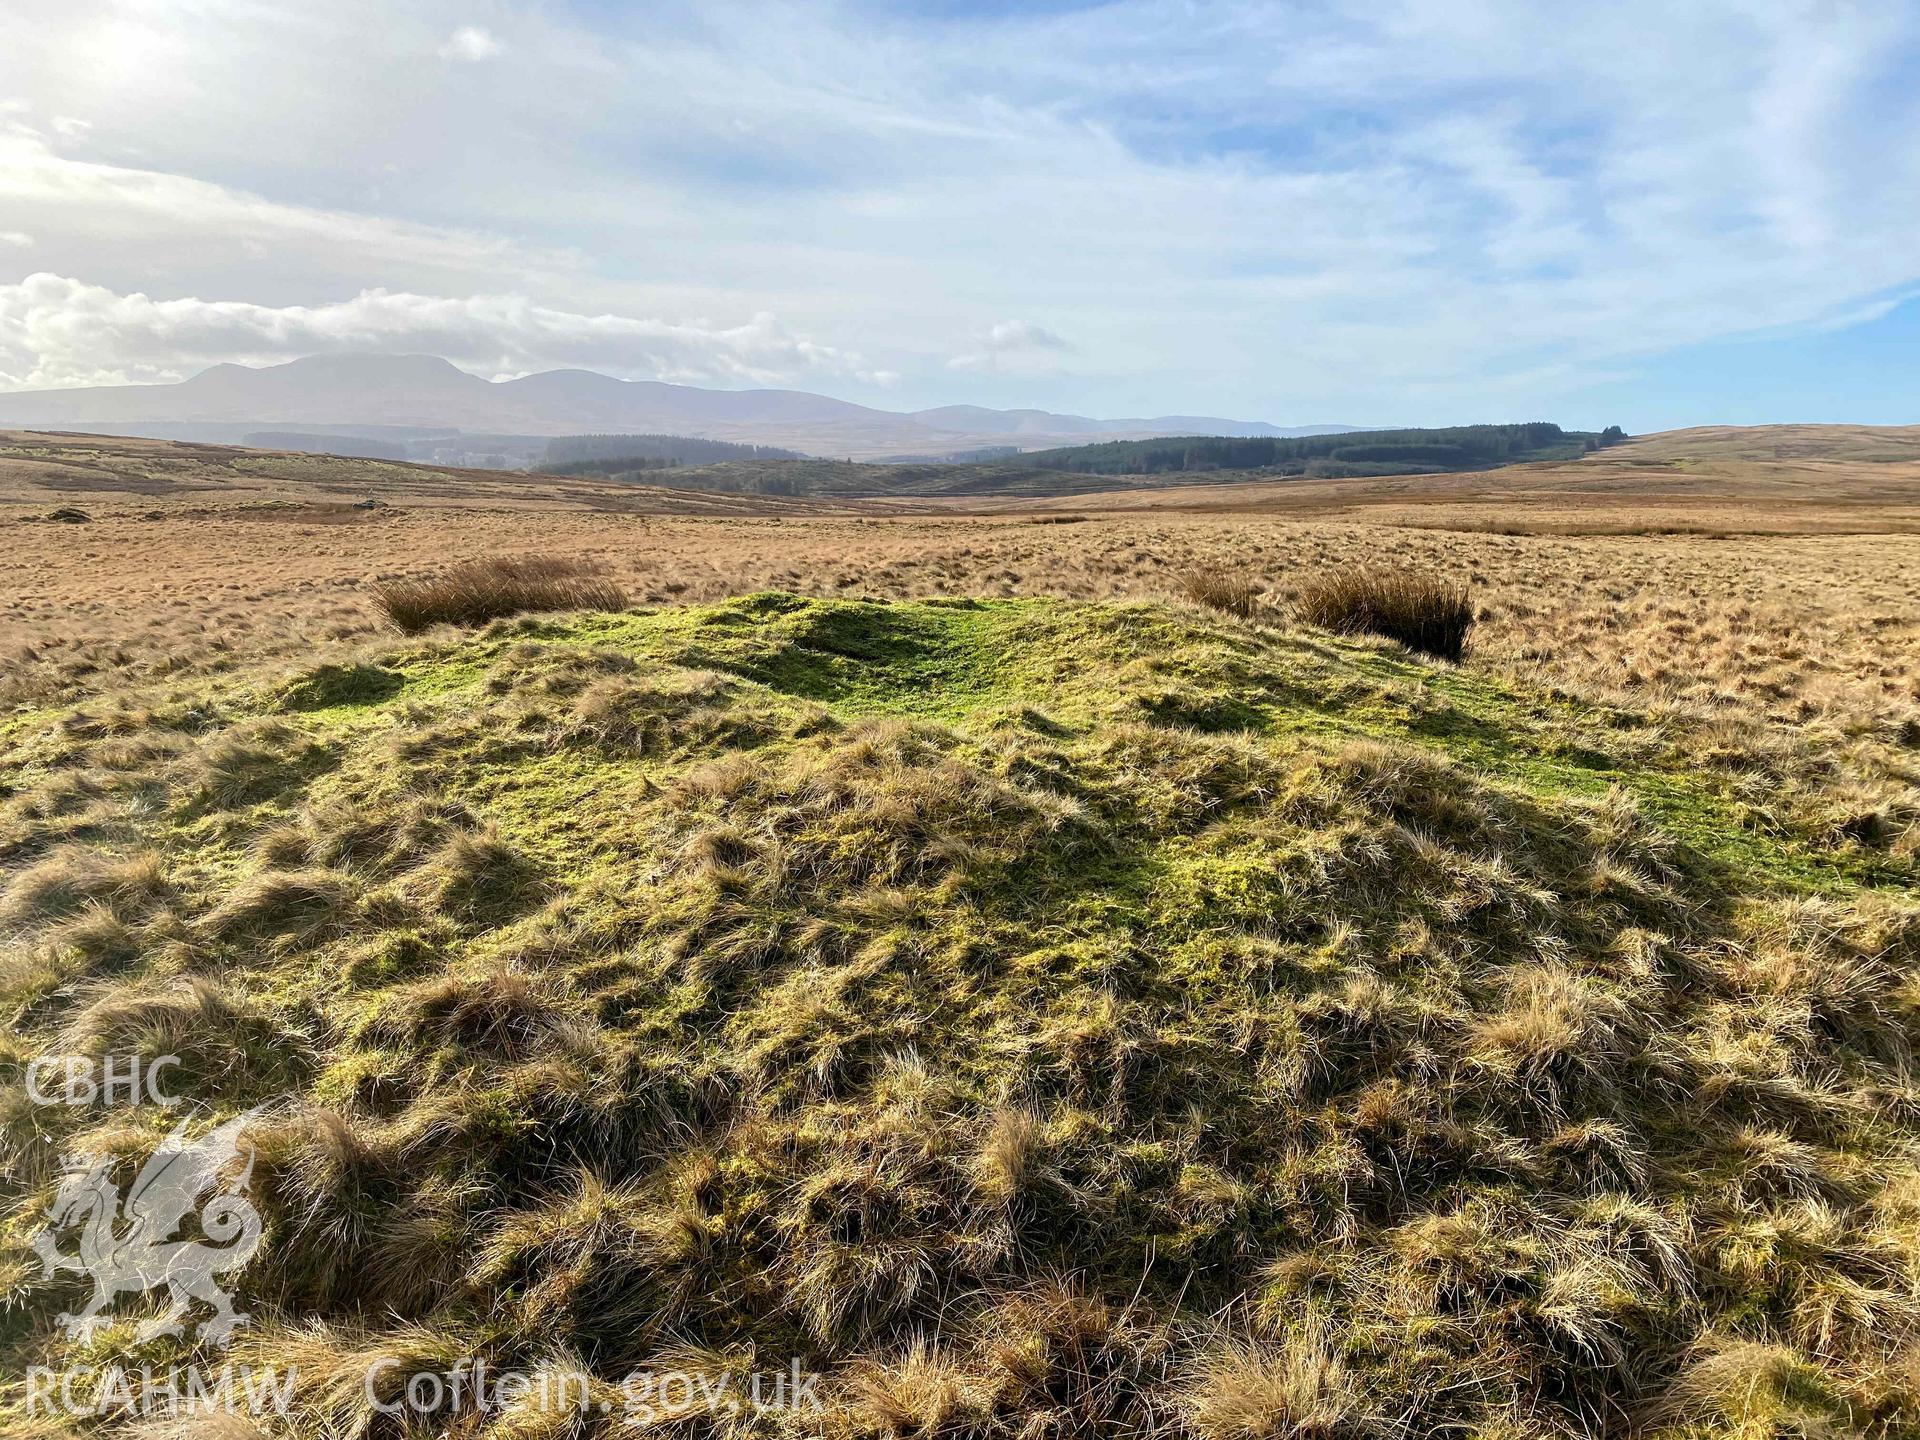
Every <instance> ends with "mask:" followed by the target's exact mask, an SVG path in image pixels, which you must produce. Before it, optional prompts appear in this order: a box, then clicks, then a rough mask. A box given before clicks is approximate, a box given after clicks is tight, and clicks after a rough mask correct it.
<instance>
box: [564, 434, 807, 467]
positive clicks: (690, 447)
mask: <svg viewBox="0 0 1920 1440" xmlns="http://www.w3.org/2000/svg"><path fill="white" fill-rule="evenodd" d="M804 458H805V457H804V456H802V455H800V454H799V453H798V452H796V451H793V450H780V449H777V448H775V447H774V446H772V445H736V444H734V443H733V442H731V441H728V440H700V439H696V438H694V437H693V436H690V435H562V436H560V437H559V438H558V439H555V440H551V441H549V442H548V443H547V458H546V462H545V463H544V464H543V465H541V467H540V468H541V470H543V471H545V472H546V473H547V474H549V475H623V474H627V473H629V472H637V471H644V470H670V469H672V468H674V467H675V466H677V465H711V464H714V463H715V462H717V461H721V460H800V459H804Z"/></svg>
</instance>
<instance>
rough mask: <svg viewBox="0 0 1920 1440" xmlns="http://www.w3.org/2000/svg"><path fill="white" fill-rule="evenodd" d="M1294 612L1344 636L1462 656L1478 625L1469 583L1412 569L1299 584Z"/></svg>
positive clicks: (1358, 572)
mask: <svg viewBox="0 0 1920 1440" xmlns="http://www.w3.org/2000/svg"><path fill="white" fill-rule="evenodd" d="M1294 613H1295V614H1297V615H1298V616H1299V617H1300V618H1301V619H1302V620H1304V621H1306V623H1307V624H1309V625H1318V626H1319V627H1320V628H1321V629H1322V630H1332V631H1334V632H1335V633H1336V634H1340V635H1379V636H1383V637H1384V638H1386V639H1388V640H1398V641H1399V642H1400V643H1401V644H1402V645H1405V646H1406V647H1407V648H1408V649H1409V650H1418V651H1420V652H1421V653H1422V654H1424V655H1434V656H1437V657H1439V658H1440V659H1442V660H1458V659H1459V658H1460V657H1461V656H1462V655H1464V654H1465V653H1466V649H1467V632H1468V631H1470V630H1472V629H1473V596H1472V593H1471V592H1470V591H1469V590H1468V588H1467V587H1466V586H1465V585H1462V584H1458V583H1456V582H1454V581H1451V580H1445V579H1442V578H1441V577H1439V576H1437V575H1422V574H1419V573H1417V572H1415V571H1411V570H1379V569H1358V568H1356V569H1345V570H1335V571H1333V572H1332V573H1330V574H1327V575H1316V576H1314V577H1313V578H1312V579H1311V580H1308V581H1307V582H1306V584H1304V585H1303V586H1301V588H1300V598H1299V599H1298V600H1296V601H1295V602H1294Z"/></svg>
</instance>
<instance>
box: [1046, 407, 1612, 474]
mask: <svg viewBox="0 0 1920 1440" xmlns="http://www.w3.org/2000/svg"><path fill="white" fill-rule="evenodd" d="M1625 438H1626V434H1625V432H1624V431H1622V430H1621V429H1620V427H1619V426H1618V425H1613V426H1609V427H1608V428H1607V429H1606V430H1603V431H1600V432H1597V433H1596V432H1593V431H1585V430H1562V429H1561V428H1560V427H1559V426H1558V425H1553V424H1549V423H1547V422H1546V421H1539V420H1536V421H1530V422H1527V423H1525V424H1518V425H1454V426H1449V427H1446V428H1444V429H1435V430H1361V431H1354V432H1352V433H1350V434H1345V435H1303V436H1299V437H1296V438H1291V439H1266V438H1245V439H1243V438H1235V437H1229V436H1208V435H1196V436H1185V437H1180V438H1177V439H1166V440H1109V441H1104V442H1101V443H1099V444H1095V445H1076V446H1073V447H1071V448H1069V449H1064V450H1039V451H1035V452H1034V453H1032V454H1029V455H1022V456H1021V457H1020V463H1021V464H1023V465H1032V466H1038V467H1040V468H1041V469H1046V470H1068V471H1073V472H1076V473H1081V474H1103V475H1161V474H1168V473H1175V472H1180V471H1188V470H1279V471H1282V472H1283V473H1286V474H1295V475H1298V474H1312V475H1392V474H1400V473H1409V474H1410V473H1414V472H1417V471H1428V470H1481V469H1487V468H1489V467H1491V466H1496V465H1508V464H1512V463H1513V462H1515V461H1519V460H1554V459H1571V458H1573V457H1574V456H1577V455H1579V454H1581V453H1582V452H1583V451H1588V450H1595V449H1600V448H1602V447H1604V446H1607V445H1611V444H1614V443H1615V442H1616V441H1619V440H1624V439H1625Z"/></svg>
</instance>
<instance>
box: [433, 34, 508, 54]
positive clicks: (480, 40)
mask: <svg viewBox="0 0 1920 1440" xmlns="http://www.w3.org/2000/svg"><path fill="white" fill-rule="evenodd" d="M505 48H506V47H505V46H503V45H502V44H501V43H500V40H499V37H498V36H496V35H495V34H494V33H493V32H492V31H491V30H483V29H481V28H480V27H479V26H478V25H462V26H461V27H460V28H459V29H458V30H456V31H454V32H453V34H451V35H449V36H448V37H447V42H446V44H444V45H442V46H441V47H440V54H441V55H442V56H444V57H445V58H446V59H448V60H466V61H476V60H491V59H492V58H493V57H494V56H495V55H498V54H499V53H500V52H501V51H502V50H503V49H505Z"/></svg>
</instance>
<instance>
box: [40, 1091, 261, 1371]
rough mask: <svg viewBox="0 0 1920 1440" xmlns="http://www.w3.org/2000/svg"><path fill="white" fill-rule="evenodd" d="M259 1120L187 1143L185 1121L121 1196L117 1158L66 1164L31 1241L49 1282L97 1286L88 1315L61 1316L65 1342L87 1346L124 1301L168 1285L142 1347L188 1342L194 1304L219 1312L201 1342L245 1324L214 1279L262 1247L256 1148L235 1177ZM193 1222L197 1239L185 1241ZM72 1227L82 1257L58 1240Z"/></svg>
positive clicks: (237, 1122)
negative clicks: (62, 1279)
mask: <svg viewBox="0 0 1920 1440" xmlns="http://www.w3.org/2000/svg"><path fill="white" fill-rule="evenodd" d="M257 1113H258V1112H257V1111H251V1110H250V1111H248V1112H247V1113H246V1114H244V1115H241V1116H238V1117H237V1118H235V1119H232V1120H229V1121H227V1123H226V1124H224V1125H222V1126H220V1127H219V1128H218V1129H216V1130H212V1131H209V1132H208V1133H207V1134H205V1135H203V1136H201V1137H200V1138H199V1139H198V1140H194V1141H189V1140H188V1139H187V1138H186V1129H187V1122H186V1121H185V1120H182V1121H181V1122H180V1123H179V1124H178V1125H176V1126H175V1127H174V1128H173V1133H172V1134H170V1135H168V1136H167V1138H166V1139H165V1140H163V1141H162V1142H161V1143H160V1146H159V1148H158V1149H156V1150H155V1151H154V1152H153V1154H152V1156H151V1157H149V1159H148V1160H147V1162H146V1164H145V1165H143V1166H142V1167H141V1169H140V1173H139V1174H138V1175H137V1176H135V1177H134V1180H133V1183H132V1185H131V1186H130V1187H129V1188H128V1190H127V1192H126V1194H125V1195H124V1196H122V1195H121V1194H120V1192H119V1189H118V1187H116V1186H115V1185H114V1183H113V1174H112V1172H113V1165H114V1162H113V1160H112V1158H111V1157H105V1158H96V1159H89V1158H88V1157H84V1156H82V1157H73V1156H69V1157H68V1159H67V1161H66V1170H65V1174H64V1176H63V1178H62V1179H61V1182H60V1189H59V1191H58V1193H57V1194H56V1195H55V1196H54V1201H53V1205H52V1207H51V1213H50V1215H49V1217H48V1224H47V1227H46V1229H44V1230H42V1231H41V1232H40V1233H39V1235H37V1236H36V1237H34V1242H33V1248H34V1251H35V1253H37V1254H38V1255H39V1257H40V1263H41V1265H42V1266H44V1267H45V1273H46V1275H47V1277H48V1278H49V1279H51V1278H52V1277H53V1276H55V1275H58V1274H59V1273H60V1272H62V1271H74V1272H76V1273H78V1274H81V1275H85V1276H87V1277H89V1278H90V1279H91V1280H92V1281H93V1298H92V1299H91V1300H89V1301H88V1302H87V1305H86V1308H85V1309H83V1310H81V1311H80V1312H79V1313H78V1314H77V1315H76V1314H67V1315H62V1316H60V1323H61V1324H62V1325H63V1326H65V1327H66V1332H67V1336H68V1338H69V1339H71V1340H76V1341H85V1340H87V1339H90V1338H91V1337H92V1335H93V1332H94V1331H95V1330H97V1329H98V1328H99V1327H100V1326H102V1325H104V1324H106V1323H107V1320H108V1318H109V1317H108V1315H107V1312H108V1311H110V1310H111V1309H112V1308H113V1306H114V1304H115V1302H116V1301H117V1300H118V1299H119V1297H120V1296H121V1295H123V1294H127V1293H129V1292H131V1293H134V1294H145V1293H146V1292H147V1291H149V1290H152V1289H154V1288H156V1287H157V1286H161V1285H164V1286H166V1287H167V1299H168V1305H167V1309H166V1310H165V1312H164V1313H162V1314H160V1315H158V1316H156V1317H155V1318H154V1319H152V1320H149V1321H148V1322H146V1323H145V1324H144V1325H142V1326H141V1327H140V1329H139V1331H138V1332H137V1339H139V1340H140V1341H143V1342H144V1341H147V1340H152V1339H154V1338H156V1337H158V1336H161V1335H176V1336H177V1335H183V1334H184V1332H185V1328H186V1316H187V1310H188V1308H189V1306H190V1305H191V1304H192V1302H194V1301H195V1300H198V1301H201V1302H202V1303H204V1304H206V1305H209V1306H211V1307H212V1309H213V1314H212V1316H211V1317H209V1318H208V1319H206V1320H204V1321H202V1322H201V1324H200V1339H201V1340H202V1341H205V1342H207V1343H209V1344H213V1345H225V1344H226V1343H227V1342H228V1341H229V1340H231V1339H232V1338H233V1332H234V1331H235V1330H237V1329H238V1328H240V1327H241V1326H243V1325H245V1324H246V1323H247V1321H248V1316H247V1315H246V1313H245V1312H243V1311H237V1310H235V1309H234V1308H233V1301H232V1299H231V1297H229V1296H228V1294H227V1292H226V1291H225V1290H223V1289H222V1288H221V1287H220V1285H219V1283H218V1282H217V1280H216V1277H217V1276H222V1275H227V1274H230V1273H232V1272H233V1271H236V1270H238V1269H240V1268H241V1267H242V1266H244V1265H245V1264H246V1263H247V1262H248V1261H249V1260H251V1259H252V1258H253V1254H254V1251H256V1250H258V1249H259V1248H260V1212H259V1211H257V1210H255V1209H254V1207H253V1205H252V1204H251V1203H250V1202H249V1201H248V1200H247V1198H246V1189H247V1184H248V1181H249V1180H250V1179H251V1178H252V1174H253V1154H252V1149H251V1147H248V1153H247V1156H246V1164H245V1166H244V1167H243V1168H241V1169H240V1171H239V1173H238V1174H234V1173H233V1170H234V1166H235V1164H236V1163H237V1162H238V1161H239V1160H240V1158H241V1157H240V1150H241V1141H240V1135H241V1132H242V1131H243V1130H244V1129H245V1128H246V1126H247V1124H248V1123H249V1122H250V1121H251V1120H252V1119H253V1118H254V1116H255V1115H256V1114H257ZM202 1196H206V1197H207V1198H206V1199H205V1201H204V1202H202V1200H201V1197H202ZM193 1219H197V1220H198V1222H199V1223H198V1227H197V1228H198V1234H197V1235H195V1236H191V1237H188V1236H183V1235H182V1234H181V1231H182V1229H183V1228H185V1227H186V1225H187V1222H188V1221H189V1220H193ZM75 1230H77V1231H78V1232H79V1246H78V1249H77V1251H76V1252H75V1253H73V1254H66V1253H63V1252H62V1251H61V1250H60V1248H59V1244H58V1242H59V1239H60V1237H61V1236H62V1235H65V1234H67V1233H68V1232H70V1231H75Z"/></svg>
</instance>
